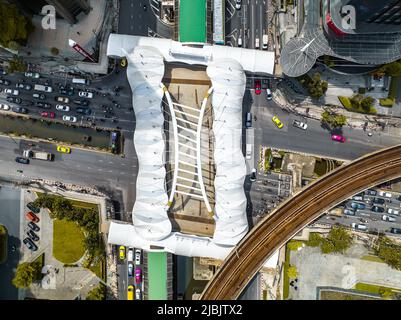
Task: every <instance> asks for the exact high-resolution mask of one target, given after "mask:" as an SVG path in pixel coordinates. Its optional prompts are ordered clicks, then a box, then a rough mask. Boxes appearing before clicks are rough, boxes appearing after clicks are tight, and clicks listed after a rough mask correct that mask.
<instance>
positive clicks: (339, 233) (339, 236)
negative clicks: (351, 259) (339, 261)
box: [320, 226, 352, 253]
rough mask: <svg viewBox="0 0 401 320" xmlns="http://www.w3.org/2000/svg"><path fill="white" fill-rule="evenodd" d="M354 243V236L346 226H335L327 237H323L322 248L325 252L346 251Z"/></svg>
mask: <svg viewBox="0 0 401 320" xmlns="http://www.w3.org/2000/svg"><path fill="white" fill-rule="evenodd" d="M351 244H352V236H351V235H350V234H349V233H348V231H347V230H346V229H345V228H344V227H337V226H334V227H333V228H331V230H330V232H329V234H328V235H327V237H326V238H322V242H321V245H320V249H321V251H322V252H323V253H332V252H339V253H344V252H345V251H346V250H347V249H348V248H349V247H350V246H351Z"/></svg>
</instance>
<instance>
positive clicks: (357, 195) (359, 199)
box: [352, 194, 363, 201]
mask: <svg viewBox="0 0 401 320" xmlns="http://www.w3.org/2000/svg"><path fill="white" fill-rule="evenodd" d="M352 200H356V201H362V200H363V196H362V195H360V194H356V195H354V196H353V197H352Z"/></svg>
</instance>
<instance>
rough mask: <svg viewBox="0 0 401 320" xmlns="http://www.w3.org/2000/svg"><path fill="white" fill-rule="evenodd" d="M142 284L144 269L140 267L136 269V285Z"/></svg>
mask: <svg viewBox="0 0 401 320" xmlns="http://www.w3.org/2000/svg"><path fill="white" fill-rule="evenodd" d="M141 282H142V269H141V268H139V267H136V268H135V283H137V284H138V283H141Z"/></svg>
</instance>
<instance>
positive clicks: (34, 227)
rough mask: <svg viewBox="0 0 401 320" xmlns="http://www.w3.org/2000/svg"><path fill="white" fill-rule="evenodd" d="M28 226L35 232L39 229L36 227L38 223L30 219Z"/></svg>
mask: <svg viewBox="0 0 401 320" xmlns="http://www.w3.org/2000/svg"><path fill="white" fill-rule="evenodd" d="M28 227H29V228H30V229H31V230H33V231H35V232H38V231H39V230H40V228H39V227H38V225H37V224H36V223H35V222H32V221H31V222H29V223H28Z"/></svg>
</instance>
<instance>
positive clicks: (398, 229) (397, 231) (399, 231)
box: [390, 228, 401, 234]
mask: <svg viewBox="0 0 401 320" xmlns="http://www.w3.org/2000/svg"><path fill="white" fill-rule="evenodd" d="M390 232H391V233H394V234H401V229H400V228H391V229H390Z"/></svg>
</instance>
